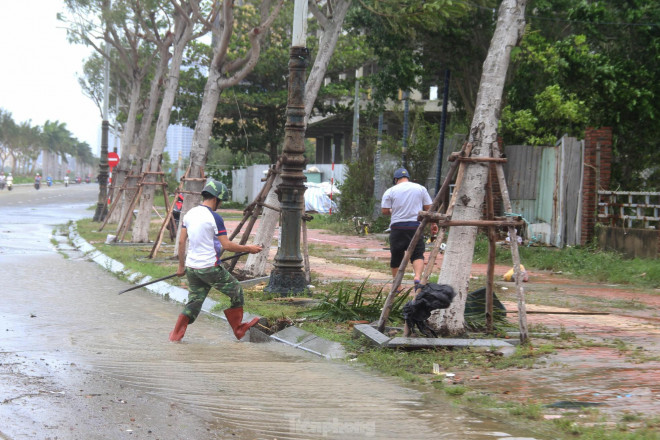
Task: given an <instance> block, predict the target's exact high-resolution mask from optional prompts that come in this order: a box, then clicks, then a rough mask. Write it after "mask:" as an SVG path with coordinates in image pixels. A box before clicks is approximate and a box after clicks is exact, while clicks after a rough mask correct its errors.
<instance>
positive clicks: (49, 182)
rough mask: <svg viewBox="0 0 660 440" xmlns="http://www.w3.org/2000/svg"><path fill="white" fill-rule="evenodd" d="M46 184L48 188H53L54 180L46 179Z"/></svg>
mask: <svg viewBox="0 0 660 440" xmlns="http://www.w3.org/2000/svg"><path fill="white" fill-rule="evenodd" d="M46 184H47V185H48V186H53V179H51V178H50V177H49V178H47V179H46Z"/></svg>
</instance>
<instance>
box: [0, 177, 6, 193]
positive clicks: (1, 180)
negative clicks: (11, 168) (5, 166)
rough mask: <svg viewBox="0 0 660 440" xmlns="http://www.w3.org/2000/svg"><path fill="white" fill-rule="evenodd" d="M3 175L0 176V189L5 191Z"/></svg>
mask: <svg viewBox="0 0 660 440" xmlns="http://www.w3.org/2000/svg"><path fill="white" fill-rule="evenodd" d="M5 181H6V177H5V173H2V174H0V189H5Z"/></svg>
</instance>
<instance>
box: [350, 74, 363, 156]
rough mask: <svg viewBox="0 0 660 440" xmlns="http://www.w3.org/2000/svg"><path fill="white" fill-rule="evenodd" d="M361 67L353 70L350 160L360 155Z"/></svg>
mask: <svg viewBox="0 0 660 440" xmlns="http://www.w3.org/2000/svg"><path fill="white" fill-rule="evenodd" d="M361 76H362V68H360V69H358V70H356V71H355V97H354V99H353V142H352V143H351V162H353V161H356V160H358V159H359V157H360V77H361Z"/></svg>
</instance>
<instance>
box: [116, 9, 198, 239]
mask: <svg viewBox="0 0 660 440" xmlns="http://www.w3.org/2000/svg"><path fill="white" fill-rule="evenodd" d="M174 27H175V31H174V34H175V38H174V50H173V54H172V60H171V64H170V70H169V76H168V78H167V85H166V87H165V91H164V93H163V101H162V103H161V106H160V112H159V114H158V122H157V124H156V133H155V134H154V141H153V144H152V147H151V155H150V157H149V161H148V162H147V165H146V166H145V167H144V168H143V169H144V171H147V172H152V173H155V172H157V171H158V167H159V165H160V161H159V160H157V158H159V157H162V155H163V151H164V150H165V143H166V142H167V127H168V126H169V125H170V114H171V112H172V106H173V104H174V98H175V97H176V91H177V88H178V86H179V74H180V69H181V63H182V61H183V53H184V50H185V47H186V45H187V44H188V42H189V41H190V37H191V35H192V32H193V27H192V24H191V23H190V22H189V18H188V17H184V16H182V15H181V14H177V15H176V17H175V25H174ZM156 180H157V176H156V175H155V174H151V175H147V177H146V178H145V179H144V181H145V183H154V182H156ZM155 191H156V188H155V185H145V186H144V187H143V188H142V195H141V197H140V206H139V208H138V215H137V218H136V219H135V224H134V225H133V235H132V239H131V241H132V242H134V243H145V242H147V241H149V224H150V222H151V211H152V208H153V206H154V194H155ZM127 215H131V213H130V212H129V213H127Z"/></svg>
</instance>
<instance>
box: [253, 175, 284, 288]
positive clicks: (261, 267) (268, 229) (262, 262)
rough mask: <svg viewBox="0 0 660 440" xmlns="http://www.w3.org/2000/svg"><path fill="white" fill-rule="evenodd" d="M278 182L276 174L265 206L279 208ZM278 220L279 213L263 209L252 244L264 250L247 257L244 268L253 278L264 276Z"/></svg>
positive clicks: (278, 178) (278, 176)
mask: <svg viewBox="0 0 660 440" xmlns="http://www.w3.org/2000/svg"><path fill="white" fill-rule="evenodd" d="M280 182H282V178H281V177H280V175H279V174H278V175H277V177H275V180H274V181H273V186H272V187H271V189H270V191H269V192H268V195H267V196H266V200H265V201H264V203H265V204H266V205H268V206H272V207H274V208H279V207H280V201H279V200H278V199H277V194H275V190H276V189H277V187H278V186H279V185H280ZM269 211H270V212H269ZM279 219H280V213H279V211H275V210H273V209H270V208H266V207H264V212H263V214H262V215H261V221H260V222H259V229H258V230H257V233H256V234H255V237H254V243H257V244H261V245H263V247H264V250H263V251H261V252H259V253H258V254H250V255H248V258H247V261H246V262H245V268H244V269H245V271H246V272H247V273H249V274H250V275H252V276H254V277H260V276H264V275H266V264H267V263H268V252H269V250H270V242H271V240H272V239H273V236H274V233H275V228H276V227H277V224H278V223H279Z"/></svg>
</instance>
